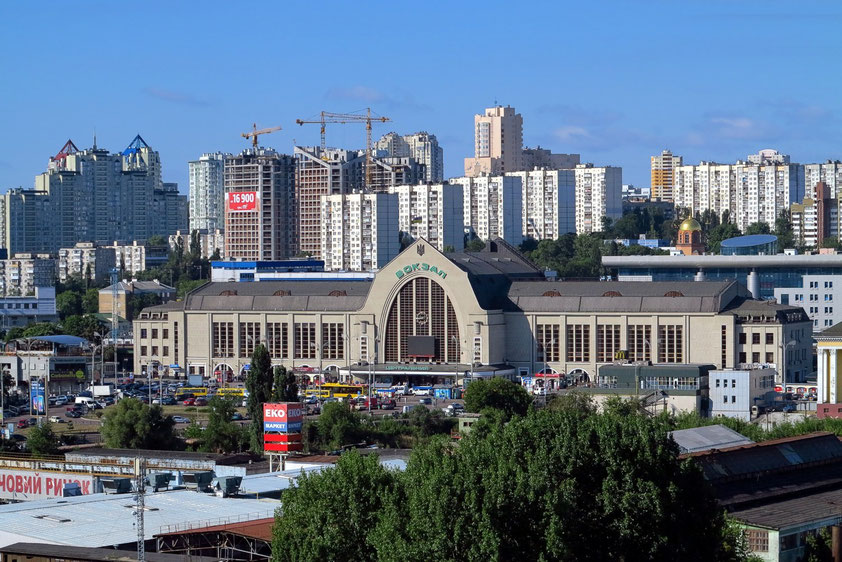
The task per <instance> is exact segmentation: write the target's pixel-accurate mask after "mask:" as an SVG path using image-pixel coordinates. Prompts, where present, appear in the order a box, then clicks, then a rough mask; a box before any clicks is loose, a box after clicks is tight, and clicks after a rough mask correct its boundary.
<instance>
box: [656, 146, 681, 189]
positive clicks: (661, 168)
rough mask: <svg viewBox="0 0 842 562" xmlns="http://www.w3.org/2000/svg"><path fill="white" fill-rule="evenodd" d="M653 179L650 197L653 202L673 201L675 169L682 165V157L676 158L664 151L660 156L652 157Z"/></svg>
mask: <svg viewBox="0 0 842 562" xmlns="http://www.w3.org/2000/svg"><path fill="white" fill-rule="evenodd" d="M650 160H651V165H652V177H651V184H650V185H651V186H652V187H651V191H650V196H651V199H652V200H653V201H669V202H672V201H673V185H674V182H675V169H676V168H678V167H679V166H681V165H682V163H683V162H682V158H681V156H675V155H673V153H672V152H670V151H669V150H664V151H662V152H661V154H660V155H658V156H652V158H651V159H650Z"/></svg>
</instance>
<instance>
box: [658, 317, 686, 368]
mask: <svg viewBox="0 0 842 562" xmlns="http://www.w3.org/2000/svg"><path fill="white" fill-rule="evenodd" d="M683 361H684V327H683V326H658V362H659V363H682V362H683Z"/></svg>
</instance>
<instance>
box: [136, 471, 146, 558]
mask: <svg viewBox="0 0 842 562" xmlns="http://www.w3.org/2000/svg"><path fill="white" fill-rule="evenodd" d="M134 473H135V486H136V487H137V495H136V496H135V499H136V500H137V502H136V505H135V520H136V526H137V559H138V562H146V535H145V533H144V530H143V515H144V512H145V511H146V498H145V495H146V459H142V458H140V457H135V459H134Z"/></svg>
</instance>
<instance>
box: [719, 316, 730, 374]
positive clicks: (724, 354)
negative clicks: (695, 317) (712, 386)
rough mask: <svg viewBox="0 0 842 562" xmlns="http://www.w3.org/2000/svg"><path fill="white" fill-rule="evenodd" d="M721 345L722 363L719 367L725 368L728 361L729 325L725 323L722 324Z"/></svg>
mask: <svg viewBox="0 0 842 562" xmlns="http://www.w3.org/2000/svg"><path fill="white" fill-rule="evenodd" d="M720 346H721V348H722V356H721V357H720V360H721V363H720V365H719V368H720V369H724V368H725V366H726V363H727V362H728V326H726V325H725V324H723V325H722V330H721V337H720Z"/></svg>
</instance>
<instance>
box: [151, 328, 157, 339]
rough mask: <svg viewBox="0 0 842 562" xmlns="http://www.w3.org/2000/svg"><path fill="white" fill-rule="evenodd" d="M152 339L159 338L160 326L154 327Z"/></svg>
mask: <svg viewBox="0 0 842 562" xmlns="http://www.w3.org/2000/svg"><path fill="white" fill-rule="evenodd" d="M152 339H153V340H156V339H158V328H152Z"/></svg>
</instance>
